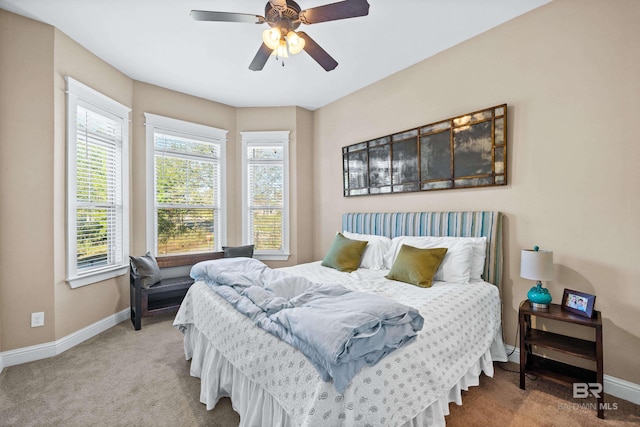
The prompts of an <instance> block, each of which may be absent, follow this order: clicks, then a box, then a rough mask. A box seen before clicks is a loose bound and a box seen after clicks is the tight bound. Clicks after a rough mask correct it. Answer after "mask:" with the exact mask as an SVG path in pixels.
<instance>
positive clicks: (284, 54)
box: [271, 39, 289, 58]
mask: <svg viewBox="0 0 640 427" xmlns="http://www.w3.org/2000/svg"><path fill="white" fill-rule="evenodd" d="M271 55H274V56H275V57H276V58H288V57H289V52H288V50H287V42H286V41H284V39H281V40H280V43H279V44H278V46H277V47H276V48H275V49H274V50H273V52H271Z"/></svg>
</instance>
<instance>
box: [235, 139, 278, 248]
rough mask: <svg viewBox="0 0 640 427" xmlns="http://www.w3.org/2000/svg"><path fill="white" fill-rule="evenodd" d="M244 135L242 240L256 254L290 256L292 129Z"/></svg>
mask: <svg viewBox="0 0 640 427" xmlns="http://www.w3.org/2000/svg"><path fill="white" fill-rule="evenodd" d="M240 134H241V135H242V152H243V156H242V176H243V186H242V187H243V188H242V196H243V197H242V215H243V218H242V240H243V242H244V244H253V245H255V252H254V254H255V256H256V258H260V259H266V260H286V259H288V257H289V132H288V131H277V132H240Z"/></svg>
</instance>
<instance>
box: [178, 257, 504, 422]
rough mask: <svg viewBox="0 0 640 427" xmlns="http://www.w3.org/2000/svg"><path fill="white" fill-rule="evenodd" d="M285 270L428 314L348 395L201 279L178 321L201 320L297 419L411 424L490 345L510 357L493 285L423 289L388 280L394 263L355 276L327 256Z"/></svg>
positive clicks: (214, 341) (216, 342) (198, 324)
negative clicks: (413, 335)
mask: <svg viewBox="0 0 640 427" xmlns="http://www.w3.org/2000/svg"><path fill="white" fill-rule="evenodd" d="M284 270H286V271H288V272H290V273H294V274H300V275H304V276H305V277H307V278H308V279H310V280H312V281H316V282H323V281H324V282H327V281H331V282H338V283H341V284H342V285H344V286H346V287H348V288H350V289H354V290H361V291H365V292H371V293H375V294H378V295H384V296H387V297H390V298H393V299H394V300H396V301H398V302H400V303H402V304H406V305H409V306H413V307H415V308H417V309H418V310H419V311H420V314H421V315H422V316H423V317H424V319H425V323H424V327H423V329H422V331H421V332H420V333H419V335H418V338H417V340H415V341H414V342H413V343H410V344H408V345H407V346H405V347H403V348H400V349H398V350H396V351H395V352H394V353H392V354H391V355H389V356H388V357H386V358H384V359H382V360H381V361H380V362H379V363H378V364H376V365H374V366H371V367H365V368H364V369H363V370H362V371H361V372H360V373H359V374H358V375H357V376H356V377H355V378H354V379H353V381H352V382H351V384H350V385H349V386H348V387H347V390H346V391H345V393H344V394H342V395H341V394H338V393H337V392H336V390H335V387H334V386H333V384H331V383H325V382H323V381H322V380H321V379H320V377H319V376H318V373H317V372H316V370H315V369H314V367H313V366H312V365H311V363H309V362H308V360H307V359H306V358H305V356H304V355H303V354H302V353H300V352H298V351H297V350H295V349H294V348H293V347H291V346H290V345H289V344H287V343H285V342H283V341H280V340H278V339H277V338H275V337H273V336H272V335H270V334H269V333H267V332H265V331H264V330H262V329H260V328H258V327H256V326H254V325H253V324H252V322H251V320H249V319H248V318H246V317H245V316H243V315H241V314H240V313H238V312H237V311H236V310H235V309H234V308H233V307H231V305H230V304H228V303H227V302H226V301H225V300H223V299H222V298H221V297H219V296H218V295H216V294H215V292H213V291H212V290H211V289H210V288H209V287H208V286H207V285H205V284H204V283H202V282H198V283H196V284H194V285H193V286H192V287H191V289H190V290H189V293H188V294H187V296H186V297H185V300H184V302H183V303H182V306H181V308H180V310H179V312H178V314H177V316H176V319H175V322H174V325H176V326H179V327H181V326H185V325H189V324H191V325H193V326H194V327H195V328H196V329H197V330H198V331H200V332H201V333H202V334H204V335H205V336H206V337H207V338H208V340H209V341H210V343H211V345H212V346H213V347H215V349H216V350H217V351H218V352H219V354H221V355H222V356H224V357H225V358H226V359H227V360H228V361H229V362H230V363H231V364H232V365H233V367H234V368H235V369H236V370H238V371H239V372H241V373H242V374H243V375H244V376H245V377H246V378H249V379H250V380H251V381H252V382H254V383H255V384H256V385H259V386H260V387H262V388H263V389H264V390H266V391H267V392H268V393H269V394H270V395H271V396H273V398H274V399H275V400H276V401H277V402H278V403H279V405H280V406H281V407H282V408H283V409H284V410H285V411H286V413H287V414H288V415H289V417H290V418H291V421H292V422H293V424H295V425H302V426H316V425H372V426H376V425H383V426H398V425H402V424H405V423H407V422H408V421H410V420H413V419H414V418H415V417H416V416H417V415H418V414H420V413H422V412H423V411H424V410H425V408H427V407H428V406H429V405H431V404H432V403H433V402H435V401H437V400H441V399H442V398H443V396H447V395H448V393H450V392H451V390H452V389H454V388H455V387H456V384H459V382H460V381H461V379H462V378H463V377H465V375H466V374H467V373H468V371H469V370H470V369H471V368H472V367H474V366H476V365H477V364H478V361H479V360H481V359H483V357H484V358H487V355H488V354H490V353H489V352H490V350H493V354H491V356H490V357H491V358H492V359H493V360H500V361H506V353H505V351H504V345H503V343H502V337H501V328H500V319H501V316H500V305H501V304H500V299H499V295H498V289H497V288H496V287H495V286H493V285H491V284H488V283H484V282H474V283H471V284H466V285H459V284H442V283H438V282H436V284H435V285H434V286H433V287H432V288H430V289H421V288H417V287H415V286H412V285H408V284H404V283H400V282H396V281H390V280H386V279H384V275H385V274H386V271H372V270H366V269H360V270H357V271H355V272H353V273H350V274H347V273H340V272H338V271H336V270H333V269H330V268H326V267H322V266H320V264H319V263H310V264H303V265H300V266H295V267H288V268H286V269H284ZM487 374H492V372H487ZM209 403H210V404H215V402H209Z"/></svg>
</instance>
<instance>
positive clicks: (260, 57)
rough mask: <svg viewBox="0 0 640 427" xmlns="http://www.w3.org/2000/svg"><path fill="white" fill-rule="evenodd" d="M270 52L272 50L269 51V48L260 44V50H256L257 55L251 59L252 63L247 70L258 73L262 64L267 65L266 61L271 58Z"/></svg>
mask: <svg viewBox="0 0 640 427" xmlns="http://www.w3.org/2000/svg"><path fill="white" fill-rule="evenodd" d="M271 52H273V49H269V46H267V45H266V44H264V43H262V45H261V46H260V49H258V53H256V56H254V57H253V61H251V64H249V69H250V70H251V71H260V70H262V69H263V68H264V64H266V63H267V59H269V57H270V56H271Z"/></svg>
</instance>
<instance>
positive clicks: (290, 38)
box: [287, 31, 304, 55]
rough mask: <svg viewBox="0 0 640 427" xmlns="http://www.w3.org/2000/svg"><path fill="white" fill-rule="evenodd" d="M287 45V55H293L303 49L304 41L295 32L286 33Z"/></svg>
mask: <svg viewBox="0 0 640 427" xmlns="http://www.w3.org/2000/svg"><path fill="white" fill-rule="evenodd" d="M287 44H288V45H289V53H290V54H292V55H295V54H296V53H300V52H302V49H304V39H303V38H302V37H300V36H299V35H298V34H296V32H295V31H289V32H288V33H287Z"/></svg>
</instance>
